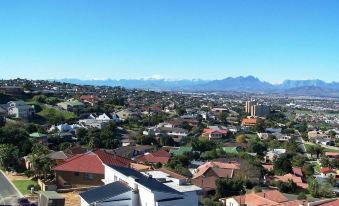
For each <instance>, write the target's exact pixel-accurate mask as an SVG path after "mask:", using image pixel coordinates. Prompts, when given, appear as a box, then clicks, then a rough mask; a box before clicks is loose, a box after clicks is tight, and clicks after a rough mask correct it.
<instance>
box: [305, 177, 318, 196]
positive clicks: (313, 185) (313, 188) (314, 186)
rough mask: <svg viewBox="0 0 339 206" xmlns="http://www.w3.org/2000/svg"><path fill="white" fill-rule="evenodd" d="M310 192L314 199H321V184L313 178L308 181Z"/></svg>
mask: <svg viewBox="0 0 339 206" xmlns="http://www.w3.org/2000/svg"><path fill="white" fill-rule="evenodd" d="M308 191H309V193H310V194H311V195H312V197H319V196H320V195H319V183H318V181H317V180H316V179H314V178H311V179H310V180H309V181H308Z"/></svg>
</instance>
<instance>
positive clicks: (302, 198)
mask: <svg viewBox="0 0 339 206" xmlns="http://www.w3.org/2000/svg"><path fill="white" fill-rule="evenodd" d="M298 200H307V196H306V194H305V193H304V192H301V193H299V195H298Z"/></svg>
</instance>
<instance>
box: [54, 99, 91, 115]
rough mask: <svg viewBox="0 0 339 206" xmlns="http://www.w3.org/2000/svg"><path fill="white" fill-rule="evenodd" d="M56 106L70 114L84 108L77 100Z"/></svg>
mask: <svg viewBox="0 0 339 206" xmlns="http://www.w3.org/2000/svg"><path fill="white" fill-rule="evenodd" d="M57 106H58V107H60V108H62V109H64V110H66V111H70V112H79V111H80V110H82V109H83V108H84V107H85V105H84V104H83V103H82V102H79V101H78V100H68V101H65V102H60V103H58V104H57Z"/></svg>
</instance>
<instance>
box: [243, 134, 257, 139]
mask: <svg viewBox="0 0 339 206" xmlns="http://www.w3.org/2000/svg"><path fill="white" fill-rule="evenodd" d="M245 135H246V137H247V138H249V139H256V138H258V135H257V134H245Z"/></svg>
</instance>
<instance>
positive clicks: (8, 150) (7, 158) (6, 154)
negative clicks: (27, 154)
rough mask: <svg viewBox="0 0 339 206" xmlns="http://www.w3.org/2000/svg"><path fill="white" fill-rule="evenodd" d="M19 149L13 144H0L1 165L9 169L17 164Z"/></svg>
mask: <svg viewBox="0 0 339 206" xmlns="http://www.w3.org/2000/svg"><path fill="white" fill-rule="evenodd" d="M18 153H19V150H18V148H17V147H15V146H13V145H11V144H0V167H2V168H5V169H8V168H9V167H11V166H13V165H15V164H16V161H17V159H18V157H19V156H18Z"/></svg>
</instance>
